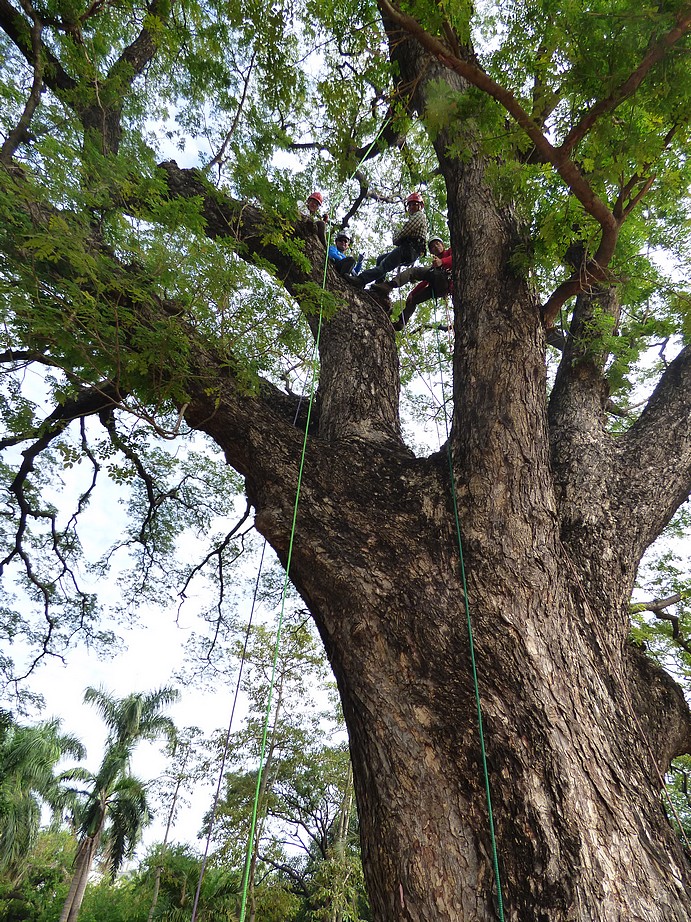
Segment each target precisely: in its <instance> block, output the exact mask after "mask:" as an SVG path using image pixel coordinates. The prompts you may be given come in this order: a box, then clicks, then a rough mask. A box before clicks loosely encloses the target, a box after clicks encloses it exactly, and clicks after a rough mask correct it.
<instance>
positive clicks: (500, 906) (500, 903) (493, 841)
mask: <svg viewBox="0 0 691 922" xmlns="http://www.w3.org/2000/svg"><path fill="white" fill-rule="evenodd" d="M434 302H435V329H436V337H437V356H438V359H439V374H440V378H441V391H442V407H443V410H444V424H445V427H446V444H447V456H448V460H449V479H450V480H451V498H452V500H453V515H454V523H455V526H456V538H457V541H458V557H459V561H460V566H461V584H462V587H463V603H464V606H465V617H466V626H467V629H468V650H469V653H470V665H471V670H472V676H473V687H474V690H475V707H476V710H477V722H478V731H479V736H480V755H481V761H482V772H483V775H484V782H485V797H486V800H487V817H488V821H489V836H490V845H491V848H492V865H493V867H494V880H495V885H496V888H497V914H498V917H499V920H500V922H504V900H503V897H502V889H501V875H500V874H499V853H498V850H497V837H496V834H495V831H494V813H493V811H492V792H491V789H490V783H489V769H488V767H487V749H486V747H485V731H484V726H483V720H482V702H481V699H480V683H479V681H478V674H477V662H476V659H475V641H474V639H473V622H472V619H471V617H470V604H469V603H468V583H467V580H466V573H465V560H464V555H463V540H462V538H461V521H460V516H459V514H458V496H457V494H456V481H455V478H454V471H453V448H452V445H451V439H450V429H449V415H448V413H447V411H446V396H445V393H444V367H443V363H442V354H441V342H440V339H439V324H438V322H436V312H437V310H436V309H437V298H436V296H435V299H434ZM447 325H448V321H447Z"/></svg>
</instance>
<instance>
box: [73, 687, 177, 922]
mask: <svg viewBox="0 0 691 922" xmlns="http://www.w3.org/2000/svg"><path fill="white" fill-rule="evenodd" d="M177 697H178V692H177V691H176V690H175V689H173V688H161V689H159V690H158V691H155V692H148V693H144V692H137V693H133V694H131V695H127V696H126V697H125V698H114V697H112V696H111V695H109V694H108V693H107V692H106V691H104V690H103V689H97V688H87V690H86V692H85V693H84V700H85V701H87V702H90V703H92V704H94V705H95V706H96V707H97V708H98V710H99V712H100V714H101V716H102V717H103V719H104V721H105V724H106V726H107V727H108V739H107V741H106V748H105V752H104V754H103V758H102V760H101V764H100V766H99V769H98V771H97V772H96V773H95V774H94V775H93V776H92V777H91V778H90V779H89V780H90V785H89V789H88V791H87V792H86V796H85V799H84V803H83V804H82V805H81V807H80V809H79V811H78V814H77V824H78V825H77V836H78V848H77V855H76V858H75V870H74V875H73V878H72V882H71V884H70V890H69V893H68V894H67V897H66V899H65V903H64V906H63V908H62V913H61V915H60V920H61V922H75V920H76V919H77V918H78V916H79V910H80V907H81V903H82V900H83V898H84V891H85V889H86V885H87V882H88V879H89V873H90V871H91V867H92V865H93V862H94V859H95V857H96V855H97V854H99V852H101V855H102V862H103V865H104V866H105V867H106V868H107V869H108V870H109V871H110V873H111V877H113V878H114V877H115V874H116V873H117V871H118V869H119V868H120V866H121V865H122V862H123V861H124V860H125V858H127V857H128V856H130V855H131V854H132V852H133V851H134V848H135V846H136V845H137V844H138V842H139V838H140V836H141V831H142V829H143V828H144V826H145V825H146V824H147V823H148V822H149V807H148V802H147V794H146V786H145V784H144V783H143V782H141V781H140V780H139V779H137V778H135V777H134V776H133V775H132V774H131V769H130V758H131V755H132V750H133V749H134V747H135V746H136V745H137V744H138V743H139V742H141V741H142V740H154V739H157V738H160V737H161V736H165V737H168V739H172V737H173V735H174V733H175V727H174V725H173V722H172V721H171V719H170V718H169V717H166V716H165V715H164V714H162V713H161V710H162V709H163V708H164V707H166V706H167V705H169V704H171V703H172V702H173V701H175V700H176V698H177Z"/></svg>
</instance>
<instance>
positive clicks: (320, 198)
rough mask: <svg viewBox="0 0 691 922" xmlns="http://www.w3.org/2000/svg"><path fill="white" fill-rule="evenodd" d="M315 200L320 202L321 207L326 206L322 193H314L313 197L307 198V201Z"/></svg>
mask: <svg viewBox="0 0 691 922" xmlns="http://www.w3.org/2000/svg"><path fill="white" fill-rule="evenodd" d="M310 199H314V201H315V202H318V203H319V204H320V205H323V204H324V199H323V198H322V194H321V192H313V193H312V194H311V195H309V196H307V201H308V202H309V200H310Z"/></svg>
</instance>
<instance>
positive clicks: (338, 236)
mask: <svg viewBox="0 0 691 922" xmlns="http://www.w3.org/2000/svg"><path fill="white" fill-rule="evenodd" d="M339 240H347V241H348V243H350V237H349V236H348V234H346V233H344V232H343V231H339V232H338V233H337V234H336V243H338V241H339Z"/></svg>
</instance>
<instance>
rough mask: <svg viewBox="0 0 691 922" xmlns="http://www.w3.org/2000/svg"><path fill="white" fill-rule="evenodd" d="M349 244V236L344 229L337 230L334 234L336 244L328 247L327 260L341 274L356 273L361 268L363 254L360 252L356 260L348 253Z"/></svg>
mask: <svg viewBox="0 0 691 922" xmlns="http://www.w3.org/2000/svg"><path fill="white" fill-rule="evenodd" d="M349 246H350V237H349V236H348V234H346V232H345V231H339V232H338V233H337V234H336V244H335V245H334V244H333V243H332V244H331V246H330V247H329V260H330V261H331V264H332V266H333V267H334V268H335V269H336V271H337V272H339V273H340V274H341V275H350V274H351V273H352V275H357V274H358V273H359V272H360V270H361V269H362V259H363V254H362V253H360V254H359V255H358V257H357V260H356V258H355V257H354V256H350V255H349V254H348V247H349Z"/></svg>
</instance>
